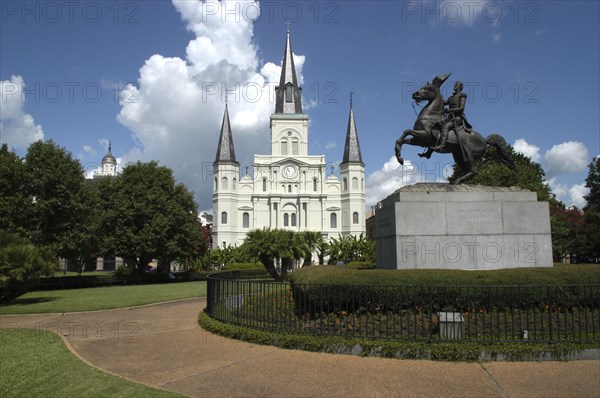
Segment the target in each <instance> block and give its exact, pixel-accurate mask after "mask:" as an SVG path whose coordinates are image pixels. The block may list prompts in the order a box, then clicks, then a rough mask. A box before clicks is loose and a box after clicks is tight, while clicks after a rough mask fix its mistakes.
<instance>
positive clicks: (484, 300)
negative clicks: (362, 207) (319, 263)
mask: <svg viewBox="0 0 600 398" xmlns="http://www.w3.org/2000/svg"><path fill="white" fill-rule="evenodd" d="M290 280H291V284H292V289H293V294H294V297H295V298H296V300H297V302H296V306H297V311H298V313H299V314H301V313H310V314H311V315H314V314H316V313H320V312H323V311H325V312H335V311H341V310H345V311H351V312H356V311H369V312H374V311H375V312H376V311H382V312H383V311H387V310H393V311H398V310H400V309H407V308H419V307H422V306H427V305H429V303H430V302H431V305H432V306H433V307H434V308H433V309H444V310H445V311H450V310H453V311H461V312H462V311H470V310H472V309H474V308H488V309H491V308H520V309H525V308H543V307H544V306H546V305H548V303H549V302H552V303H554V304H555V305H557V306H560V307H562V308H570V307H571V306H576V305H583V306H588V307H589V306H593V304H594V302H595V301H597V298H596V295H597V294H598V290H599V289H598V285H600V267H598V266H596V267H590V266H584V267H576V266H574V267H569V268H567V267H557V268H552V269H512V270H497V271H480V272H473V271H457V270H353V269H345V268H343V267H335V266H325V267H310V268H306V269H301V270H299V271H296V272H294V273H293V274H292V275H291V276H290ZM589 285H594V286H591V287H585V286H589ZM489 286H498V287H497V288H486V287H489ZM582 286H583V287H582ZM503 287H507V288H503ZM509 287H510V288H509ZM358 303H361V304H360V308H358V307H357V306H358V305H359V304H358Z"/></svg>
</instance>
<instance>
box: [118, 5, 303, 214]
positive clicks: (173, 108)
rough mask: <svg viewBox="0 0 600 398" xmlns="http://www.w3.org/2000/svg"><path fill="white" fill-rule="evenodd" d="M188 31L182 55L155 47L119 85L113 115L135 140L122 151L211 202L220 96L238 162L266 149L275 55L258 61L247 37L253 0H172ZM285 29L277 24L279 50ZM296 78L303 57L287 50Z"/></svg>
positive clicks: (255, 8)
mask: <svg viewBox="0 0 600 398" xmlns="http://www.w3.org/2000/svg"><path fill="white" fill-rule="evenodd" d="M173 4H174V6H175V8H176V9H177V11H178V12H179V13H180V15H181V18H182V20H183V21H184V22H185V23H186V26H187V29H188V30H189V31H190V32H192V33H193V34H194V35H195V38H194V39H192V40H191V41H190V42H189V43H188V45H187V48H186V59H181V58H178V57H167V56H164V55H160V54H155V55H153V56H151V57H150V58H149V59H148V60H146V62H145V64H144V65H143V66H142V67H141V68H140V71H139V74H140V75H139V79H138V84H137V86H133V85H128V86H127V87H125V89H124V90H123V91H122V92H121V95H120V104H121V111H120V113H119V115H118V117H117V119H118V120H119V122H120V123H122V124H123V125H124V126H126V127H127V128H129V129H130V130H131V132H132V133H133V137H134V139H135V140H136V141H137V142H138V147H137V148H134V149H133V150H132V151H130V152H129V153H128V154H127V155H126V156H125V159H124V160H125V162H127V161H133V160H138V159H139V160H151V159H154V160H158V161H160V163H161V164H163V165H165V166H168V167H170V168H172V169H173V170H174V172H175V176H176V177H177V179H178V180H179V181H181V182H184V183H185V184H186V185H187V186H188V187H189V188H190V189H191V190H193V191H195V193H196V200H197V201H198V202H199V205H200V207H201V208H210V207H211V206H212V204H211V203H212V199H211V192H212V185H211V184H210V181H211V180H212V162H213V161H214V158H215V153H216V147H217V142H218V138H219V133H220V125H221V120H222V117H223V111H224V108H225V102H226V101H227V103H228V107H229V114H230V118H231V125H232V132H233V141H234V144H235V149H236V156H237V158H238V159H237V160H238V161H239V162H240V163H241V170H242V171H243V170H244V166H245V164H250V163H251V162H252V160H253V158H252V156H253V155H254V154H255V153H258V154H261V153H269V152H270V151H269V145H270V134H269V116H270V114H271V113H273V111H274V109H275V95H274V87H275V86H276V85H277V84H278V80H279V75H280V71H281V65H280V62H281V60H277V62H276V63H273V62H267V63H265V64H264V65H260V61H259V57H258V55H257V54H258V50H257V46H256V44H255V43H254V42H253V34H254V32H253V29H254V28H253V18H256V17H258V15H259V12H260V11H259V8H258V4H257V3H255V2H254V1H238V0H236V1H221V2H203V1H199V0H195V1H190V0H181V1H179V0H174V1H173ZM284 43H285V35H284V33H283V30H282V37H281V45H282V47H281V49H280V50H281V54H282V55H283V50H284V48H283V45H284ZM294 62H295V66H296V71H297V74H298V79H299V84H302V81H303V77H302V68H303V65H304V62H305V57H304V56H300V55H296V54H295V55H294Z"/></svg>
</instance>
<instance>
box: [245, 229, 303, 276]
mask: <svg viewBox="0 0 600 398" xmlns="http://www.w3.org/2000/svg"><path fill="white" fill-rule="evenodd" d="M284 232H286V231H281V230H276V229H270V228H263V229H255V230H252V231H250V232H248V234H247V235H246V239H245V240H244V244H243V246H242V248H243V250H244V251H245V252H246V254H247V255H249V256H255V257H258V260H259V261H260V262H261V263H262V264H263V265H264V266H265V269H266V270H267V272H268V273H269V274H270V275H271V276H272V277H273V278H275V279H280V275H279V272H278V271H277V268H276V265H275V264H276V261H278V260H280V259H283V258H287V257H292V253H291V249H290V245H289V243H290V242H289V238H288V237H287V236H286V234H285V233H284ZM282 268H283V267H282Z"/></svg>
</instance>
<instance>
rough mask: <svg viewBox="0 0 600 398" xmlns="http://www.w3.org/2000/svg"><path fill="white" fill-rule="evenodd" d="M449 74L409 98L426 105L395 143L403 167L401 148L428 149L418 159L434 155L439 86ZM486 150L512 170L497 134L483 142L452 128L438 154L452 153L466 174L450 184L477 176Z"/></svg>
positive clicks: (478, 136) (472, 133) (440, 108)
mask: <svg viewBox="0 0 600 398" xmlns="http://www.w3.org/2000/svg"><path fill="white" fill-rule="evenodd" d="M449 76H450V74H447V75H442V76H438V77H436V78H435V79H433V81H432V82H431V83H427V84H426V85H424V86H423V87H421V88H420V89H419V90H417V91H415V92H414V93H413V95H412V98H413V100H415V102H417V103H419V102H421V101H427V105H426V106H425V107H424V108H423V109H422V110H421V112H420V113H419V116H418V117H417V120H416V121H415V124H414V126H413V128H412V129H408V130H405V131H404V133H403V134H402V136H401V137H400V138H398V140H396V159H398V162H399V163H400V164H404V158H402V145H404V144H408V145H415V146H420V147H424V148H428V151H427V152H426V153H424V154H420V155H419V156H425V157H427V158H429V157H430V156H431V153H432V152H434V150H432V147H434V146H436V145H437V142H438V138H439V135H440V123H441V122H443V121H445V120H446V119H445V116H444V98H443V97H442V94H441V92H440V86H441V85H442V84H443V83H444V82H445V81H446V79H448V77H449ZM488 146H493V147H495V148H496V156H495V158H496V160H498V161H500V162H502V163H504V164H506V165H507V166H508V167H510V168H511V169H514V163H513V161H512V159H511V157H510V155H509V153H508V152H507V144H506V140H505V139H504V138H503V137H502V136H501V135H499V134H491V135H490V136H488V137H487V138H483V136H482V135H481V134H479V133H478V132H476V131H475V130H471V131H470V132H467V131H466V130H465V129H464V126H462V125H461V126H455V129H453V130H451V131H450V132H449V134H448V141H447V143H446V145H444V147H443V148H442V149H440V150H435V152H438V153H451V154H452V156H453V157H454V161H455V162H456V164H458V167H460V169H461V170H462V171H463V172H464V173H465V175H463V176H462V177H459V178H457V179H455V180H452V181H450V183H451V184H462V183H463V182H465V181H468V180H470V179H471V178H473V177H475V175H476V174H477V166H476V162H477V160H479V159H480V158H481V157H482V156H483V155H484V153H485V151H486V149H487V147H488Z"/></svg>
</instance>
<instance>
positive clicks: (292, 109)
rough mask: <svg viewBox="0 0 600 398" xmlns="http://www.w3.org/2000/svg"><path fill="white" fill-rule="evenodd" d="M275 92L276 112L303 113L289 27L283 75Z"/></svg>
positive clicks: (282, 67)
mask: <svg viewBox="0 0 600 398" xmlns="http://www.w3.org/2000/svg"><path fill="white" fill-rule="evenodd" d="M275 92H276V94H277V100H276V103H275V113H298V114H301V113H303V112H302V100H301V98H302V89H301V88H300V87H298V79H297V78H296V67H295V66H294V57H293V56H292V45H291V43H290V31H289V29H288V31H287V34H286V42H285V51H284V53H283V64H282V66H281V77H280V79H279V86H277V87H276V88H275Z"/></svg>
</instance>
